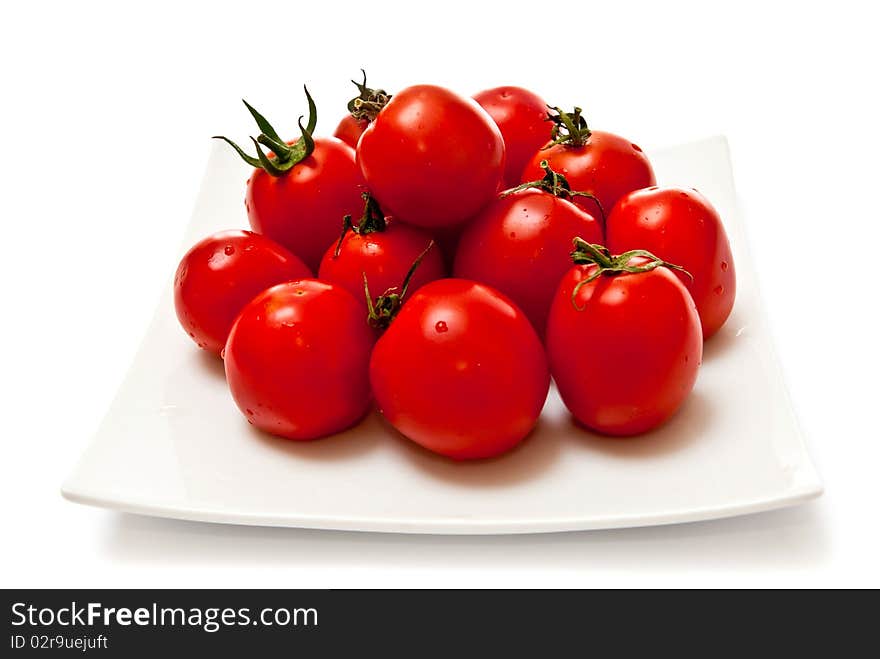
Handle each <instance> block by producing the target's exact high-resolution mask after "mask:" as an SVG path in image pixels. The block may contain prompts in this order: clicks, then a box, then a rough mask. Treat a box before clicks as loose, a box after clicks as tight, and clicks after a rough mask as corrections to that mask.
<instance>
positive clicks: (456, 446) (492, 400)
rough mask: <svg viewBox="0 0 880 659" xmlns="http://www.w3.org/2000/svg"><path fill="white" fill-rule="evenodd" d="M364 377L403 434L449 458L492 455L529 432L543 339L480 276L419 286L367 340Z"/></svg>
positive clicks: (537, 403)
mask: <svg viewBox="0 0 880 659" xmlns="http://www.w3.org/2000/svg"><path fill="white" fill-rule="evenodd" d="M370 381H371V383H372V386H373V394H374V396H375V397H376V401H377V403H378V405H379V409H380V410H381V411H382V414H384V415H385V417H386V418H387V419H388V421H389V422H390V423H391V424H392V425H393V426H394V427H395V428H396V429H397V430H399V431H400V432H401V433H402V434H403V435H405V436H406V437H408V438H409V439H411V440H412V441H414V442H416V443H418V444H421V445H422V446H424V447H425V448H427V449H429V450H431V451H434V452H435V453H439V454H441V455H445V456H448V457H450V458H454V459H456V460H467V459H476V458H486V457H490V456H494V455H498V454H500V453H503V452H504V451H507V450H509V449H511V448H512V447H513V446H515V445H516V444H518V443H519V442H520V441H521V440H522V439H523V438H524V437H525V436H526V435H528V433H529V432H530V431H531V430H532V428H533V427H534V425H535V423H536V422H537V419H538V415H539V414H540V412H541V408H542V407H543V406H544V401H545V399H546V397H547V389H548V386H549V373H548V370H547V360H546V357H545V355H544V350H543V347H542V346H541V342H540V340H539V339H538V336H537V334H536V333H535V330H534V329H533V328H532V326H531V324H530V323H529V322H528V320H527V319H526V317H525V315H524V314H523V313H522V311H520V309H519V308H518V307H517V306H516V305H515V304H514V303H513V302H511V301H510V300H509V299H508V298H507V297H506V296H504V295H503V294H501V293H499V292H498V291H495V290H493V289H492V288H490V287H488V286H484V285H483V284H478V283H476V282H472V281H466V280H463V279H440V280H438V281H434V282H431V283H430V284H427V285H425V286H423V287H422V288H421V289H419V291H417V292H416V293H415V294H414V295H413V296H412V297H411V298H409V300H408V301H407V302H405V303H404V305H403V307H402V309H401V310H400V313H399V314H398V315H397V317H396V318H394V320H393V321H391V326H390V327H389V328H388V330H387V331H386V332H385V334H384V335H382V337H381V338H380V339H379V340H378V342H377V343H376V347H375V349H374V350H373V356H372V359H371V361H370Z"/></svg>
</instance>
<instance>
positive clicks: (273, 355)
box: [224, 279, 374, 440]
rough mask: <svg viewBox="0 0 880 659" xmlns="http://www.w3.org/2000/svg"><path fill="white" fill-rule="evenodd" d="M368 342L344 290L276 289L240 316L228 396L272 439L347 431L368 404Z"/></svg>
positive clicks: (311, 284) (233, 335)
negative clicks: (274, 436) (269, 434)
mask: <svg viewBox="0 0 880 659" xmlns="http://www.w3.org/2000/svg"><path fill="white" fill-rule="evenodd" d="M373 337H374V334H373V332H372V330H371V329H370V327H369V326H368V325H367V323H366V322H365V320H364V313H363V309H362V307H361V306H360V305H359V304H358V302H357V300H355V299H354V297H352V295H351V293H349V292H348V291H346V290H345V289H344V288H342V287H340V286H336V285H334V284H329V283H327V282H322V281H318V280H317V279H299V280H296V281H291V282H286V283H283V284H278V285H277V286H273V287H272V288H270V289H268V290H266V291H264V292H263V293H261V294H260V295H258V296H257V297H256V298H254V299H253V300H252V301H251V302H250V303H249V304H248V305H247V306H246V307H245V308H244V309H242V311H241V314H240V315H239V316H238V318H237V319H236V321H235V324H234V325H233V326H232V330H231V331H230V333H229V339H228V340H227V342H226V349H225V350H226V352H225V359H224V363H225V365H226V380H227V382H228V383H229V389H230V391H231V392H232V397H233V398H234V399H235V403H236V404H237V405H238V407H239V409H240V410H241V411H242V413H243V414H244V415H245V416H246V418H247V420H248V421H249V422H250V423H252V424H253V425H255V426H256V427H257V428H259V429H261V430H264V431H266V432H268V433H271V434H273V435H278V436H280V437H286V438H288V439H298V440H306V439H316V438H318V437H323V436H325V435H329V434H332V433H335V432H340V431H342V430H345V429H346V428H348V427H350V426H352V425H353V424H355V423H356V422H357V421H358V420H360V419H361V417H363V416H364V414H365V413H366V412H367V409H368V407H369V405H370V384H369V360H370V350H371V349H372V345H373Z"/></svg>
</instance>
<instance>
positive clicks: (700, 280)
mask: <svg viewBox="0 0 880 659" xmlns="http://www.w3.org/2000/svg"><path fill="white" fill-rule="evenodd" d="M606 240H607V245H608V249H610V250H611V251H612V252H615V253H616V252H623V251H626V250H628V249H636V248H638V249H646V250H648V251H649V252H652V253H654V254H656V255H657V256H659V257H660V258H661V259H665V260H667V261H670V262H672V263H675V264H677V265H680V266H681V267H683V268H684V269H685V270H687V271H688V272H689V273H690V274H691V276H692V277H693V279H691V278H689V277H687V276H685V275H683V274H680V275H679V278H680V279H681V280H682V282H683V283H684V285H685V286H687V289H688V290H689V291H690V294H691V296H692V297H693V298H694V302H695V303H696V305H697V311H698V312H699V313H700V321H701V322H702V325H703V338H705V339H708V338H709V337H710V336H712V335H713V334H715V332H717V331H718V330H719V329H720V328H721V326H722V325H723V324H724V321H726V320H727V317H728V316H729V315H730V311H731V309H733V302H734V299H735V298H736V273H735V271H734V267H733V255H732V254H731V252H730V242H729V241H728V240H727V233H726V232H725V231H724V225H723V224H722V223H721V218H720V217H719V216H718V212H717V211H716V210H715V208H713V207H712V204H711V203H709V200H708V199H706V198H705V197H704V196H703V195H701V194H700V193H699V192H697V191H696V190H693V189H691V190H686V189H684V188H656V187H651V188H647V189H645V190H636V191H634V192H631V193H629V194H628V195H625V196H624V197H623V198H621V199H620V201H618V202H617V204H616V205H615V206H614V209H613V210H612V211H611V213H610V214H609V216H608V226H607V238H606Z"/></svg>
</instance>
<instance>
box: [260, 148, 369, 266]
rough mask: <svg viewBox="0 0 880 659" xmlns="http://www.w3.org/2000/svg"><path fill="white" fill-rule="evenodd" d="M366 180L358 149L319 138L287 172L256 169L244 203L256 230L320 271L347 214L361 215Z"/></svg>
mask: <svg viewBox="0 0 880 659" xmlns="http://www.w3.org/2000/svg"><path fill="white" fill-rule="evenodd" d="M363 190H364V180H363V177H361V174H360V171H358V169H357V166H356V165H355V156H354V149H352V148H351V147H350V146H348V145H347V144H344V143H343V142H341V141H340V140H337V139H336V138H332V137H324V138H321V137H319V138H316V139H315V150H314V151H313V152H312V154H311V155H310V156H308V157H307V158H305V159H304V160H303V161H302V162H300V163H299V164H298V165H296V166H295V167H294V168H293V169H291V170H290V171H289V172H288V173H287V174H285V175H282V176H272V175H271V174H269V173H267V172H266V171H264V170H262V169H256V170H254V173H253V174H252V175H251V177H250V178H249V179H248V187H247V196H246V198H245V207H246V208H247V212H248V218H249V219H250V223H251V226H252V227H253V229H254V231H258V232H260V233H263V234H265V235H267V236H269V237H270V238H272V239H274V240H277V241H278V242H279V243H281V244H282V245H284V246H286V247H287V248H288V249H290V250H291V251H292V252H293V253H294V254H296V255H297V256H299V257H300V258H301V259H302V260H303V261H305V263H306V264H307V265H308V266H309V267H310V268H312V269H313V270H317V268H318V265H319V264H320V262H321V257H322V256H323V255H324V250H325V249H326V248H327V245H328V244H329V243H330V242H331V241H332V240H333V239H334V238H335V237H338V236H339V223H340V221H341V220H342V218H343V217H344V216H345V215H353V214H355V213H357V211H358V209H359V208H360V205H361V192H363Z"/></svg>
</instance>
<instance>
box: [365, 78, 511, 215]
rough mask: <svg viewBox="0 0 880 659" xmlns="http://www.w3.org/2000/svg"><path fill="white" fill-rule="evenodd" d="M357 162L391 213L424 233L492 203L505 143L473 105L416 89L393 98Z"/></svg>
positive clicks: (432, 89) (426, 87) (429, 88)
mask: <svg viewBox="0 0 880 659" xmlns="http://www.w3.org/2000/svg"><path fill="white" fill-rule="evenodd" d="M357 161H358V164H359V165H360V168H361V172H362V173H363V175H364V178H365V179H366V180H367V183H368V185H369V187H370V192H371V193H372V194H373V196H374V197H375V198H376V199H377V200H378V202H379V204H380V205H381V206H382V208H384V209H385V212H387V213H388V214H389V215H391V216H393V217H395V218H397V219H399V220H402V221H404V222H407V223H409V224H414V225H417V226H421V227H426V228H436V227H442V226H452V225H455V224H459V223H461V222H463V221H465V220H467V219H468V218H470V217H472V216H473V215H475V214H476V213H477V211H479V210H480V209H481V208H482V207H483V206H485V205H486V204H487V203H488V202H489V201H491V199H492V198H493V197H494V195H495V193H496V191H497V190H498V187H499V185H500V183H501V180H502V176H503V173H504V141H503V139H502V138H501V132H500V131H499V130H498V126H496V125H495V122H493V121H492V118H491V117H490V116H489V115H488V114H486V111H485V110H483V108H481V107H480V106H479V105H478V104H477V102H476V101H474V100H473V99H470V98H465V97H463V96H459V95H458V94H455V93H453V92H451V91H449V90H448V89H444V88H442V87H435V86H432V85H416V86H414V87H408V88H406V89H404V90H403V91H400V92H398V93H397V94H395V95H394V96H392V97H391V100H390V101H389V102H388V104H387V105H386V106H385V107H384V108H382V110H381V112H380V113H379V114H378V116H377V117H376V119H375V120H374V121H373V122H371V123H370V125H369V126H368V127H367V129H366V130H365V131H364V134H363V135H362V136H361V139H360V142H358V148H357Z"/></svg>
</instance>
